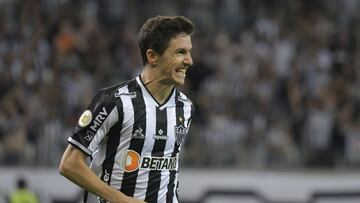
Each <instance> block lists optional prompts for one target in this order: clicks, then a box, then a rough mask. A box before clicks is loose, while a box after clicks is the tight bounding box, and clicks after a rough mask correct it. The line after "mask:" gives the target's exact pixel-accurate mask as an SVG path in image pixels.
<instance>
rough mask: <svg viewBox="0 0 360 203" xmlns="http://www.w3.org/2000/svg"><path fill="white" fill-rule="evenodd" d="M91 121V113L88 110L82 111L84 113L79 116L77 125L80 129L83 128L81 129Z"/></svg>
mask: <svg viewBox="0 0 360 203" xmlns="http://www.w3.org/2000/svg"><path fill="white" fill-rule="evenodd" d="M91 120H92V113H91V111H90V110H89V109H88V110H86V111H84V112H83V113H82V114H81V116H80V118H79V121H78V124H79V126H80V127H82V128H83V127H85V126H87V125H89V124H90V122H91Z"/></svg>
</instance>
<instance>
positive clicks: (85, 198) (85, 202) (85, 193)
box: [83, 190, 88, 203]
mask: <svg viewBox="0 0 360 203" xmlns="http://www.w3.org/2000/svg"><path fill="white" fill-rule="evenodd" d="M87 199H88V191H86V190H85V191H84V198H83V203H87Z"/></svg>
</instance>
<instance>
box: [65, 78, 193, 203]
mask: <svg viewBox="0 0 360 203" xmlns="http://www.w3.org/2000/svg"><path fill="white" fill-rule="evenodd" d="M193 112H194V107H193V103H192V102H191V101H190V100H189V99H188V98H187V97H186V96H185V95H184V94H183V93H181V92H180V91H178V90H176V88H174V89H173V91H172V93H171V95H170V96H169V97H168V98H167V100H166V101H165V102H164V103H163V104H161V105H160V104H159V103H158V102H157V101H156V100H155V99H154V97H153V96H152V95H151V94H150V92H149V91H148V90H147V88H146V87H145V85H144V84H143V82H142V81H141V78H140V76H138V77H137V78H135V79H133V80H130V81H127V82H124V83H122V84H119V85H116V86H113V87H110V88H106V89H102V90H101V91H100V92H99V93H98V94H97V95H96V96H95V97H94V99H93V100H92V102H91V104H90V105H89V107H88V108H87V109H86V110H85V111H84V112H83V113H82V115H81V116H80V118H79V121H78V124H77V126H76V127H75V130H74V133H73V135H72V136H71V137H69V139H68V141H69V143H70V144H71V145H73V146H75V147H77V148H78V149H80V150H82V151H83V152H85V153H86V154H88V155H89V156H91V163H90V168H91V169H92V170H93V171H94V172H95V173H96V174H97V175H98V177H99V178H100V179H101V180H103V181H104V182H106V183H107V184H108V185H110V186H112V187H113V188H116V189H117V190H119V191H121V192H122V193H124V194H125V195H128V196H132V197H136V198H138V199H142V200H145V201H146V202H149V203H152V202H159V203H163V202H166V203H168V202H173V203H177V202H178V192H177V191H178V190H177V189H178V169H179V166H178V162H179V152H180V147H181V144H182V143H183V141H184V138H185V136H186V134H187V132H188V130H189V127H190V123H191V118H192V115H193ZM84 202H85V203H102V202H104V203H105V202H106V201H105V200H104V199H102V198H100V197H97V196H96V195H94V194H91V193H87V192H85V195H84Z"/></svg>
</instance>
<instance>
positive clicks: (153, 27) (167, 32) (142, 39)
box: [138, 16, 195, 65]
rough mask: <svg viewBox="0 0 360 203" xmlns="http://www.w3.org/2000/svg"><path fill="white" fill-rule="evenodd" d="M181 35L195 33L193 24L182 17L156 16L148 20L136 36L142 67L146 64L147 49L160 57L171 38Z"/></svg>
mask: <svg viewBox="0 0 360 203" xmlns="http://www.w3.org/2000/svg"><path fill="white" fill-rule="evenodd" d="M181 33H186V34H188V35H193V34H194V33H195V26H194V24H193V22H191V21H190V20H189V19H187V18H185V17H183V16H156V17H153V18H150V19H148V20H147V21H146V22H145V23H144V25H143V26H142V27H141V30H140V32H139V36H138V44H139V48H140V53H141V57H142V61H143V65H145V64H146V63H147V62H148V60H147V57H146V51H147V50H148V49H152V50H154V51H155V52H156V53H158V54H160V55H161V54H163V53H164V51H165V49H166V48H167V47H168V45H169V42H170V40H171V38H174V37H176V36H177V35H179V34H181Z"/></svg>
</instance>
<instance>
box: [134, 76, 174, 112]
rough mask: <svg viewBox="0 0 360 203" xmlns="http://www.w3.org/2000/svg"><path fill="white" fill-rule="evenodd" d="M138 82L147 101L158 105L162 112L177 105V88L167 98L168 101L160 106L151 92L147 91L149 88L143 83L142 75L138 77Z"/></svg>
mask: <svg viewBox="0 0 360 203" xmlns="http://www.w3.org/2000/svg"><path fill="white" fill-rule="evenodd" d="M136 82H137V83H138V84H139V86H140V88H141V91H142V93H143V95H144V98H145V99H146V100H147V101H150V102H152V103H154V104H155V105H156V107H158V108H159V109H160V110H163V109H165V108H166V107H168V106H170V105H172V104H175V92H176V91H175V90H176V88H175V87H174V88H173V90H172V92H171V94H170V95H169V96H168V98H166V100H165V101H164V103H163V104H160V103H159V102H158V101H157V100H156V99H155V97H154V96H153V95H152V94H151V93H150V91H149V90H148V89H147V87H146V86H145V84H144V83H143V81H142V80H141V75H139V76H137V77H136Z"/></svg>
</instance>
